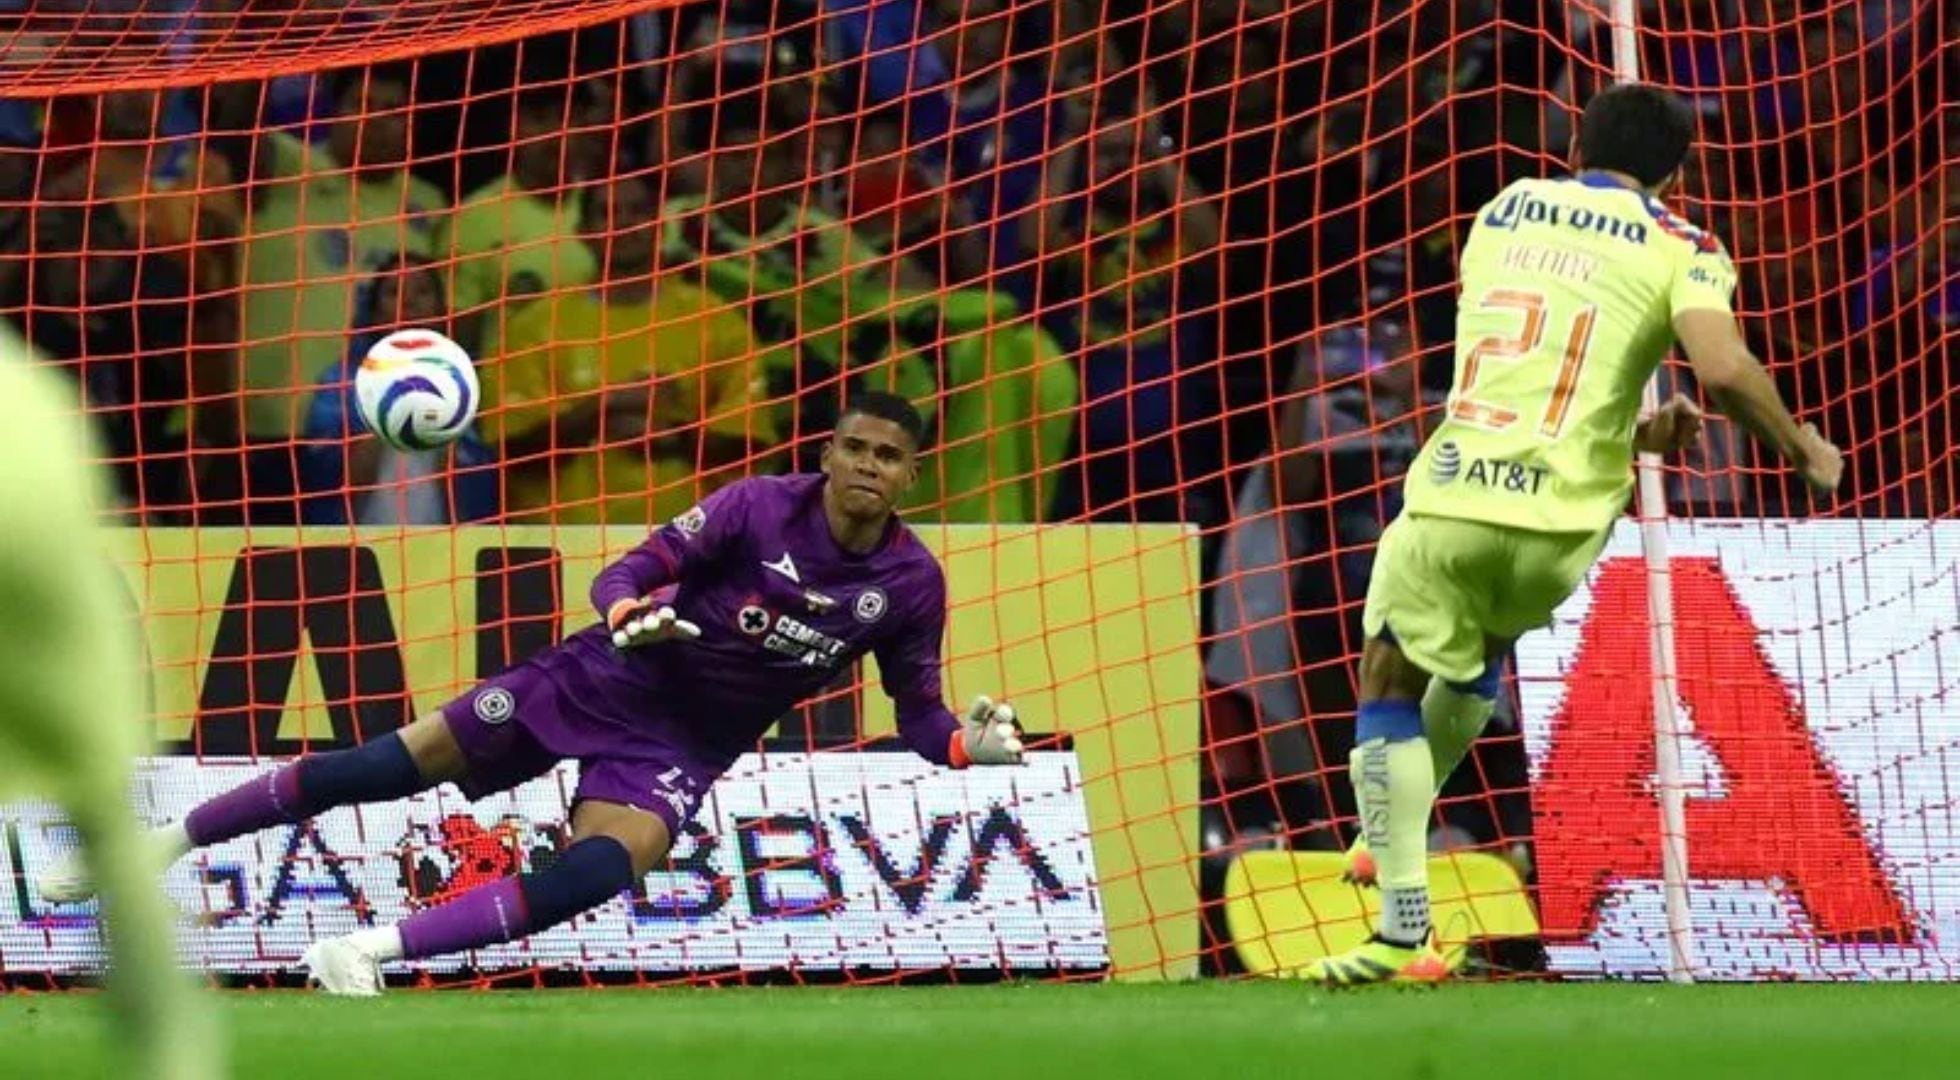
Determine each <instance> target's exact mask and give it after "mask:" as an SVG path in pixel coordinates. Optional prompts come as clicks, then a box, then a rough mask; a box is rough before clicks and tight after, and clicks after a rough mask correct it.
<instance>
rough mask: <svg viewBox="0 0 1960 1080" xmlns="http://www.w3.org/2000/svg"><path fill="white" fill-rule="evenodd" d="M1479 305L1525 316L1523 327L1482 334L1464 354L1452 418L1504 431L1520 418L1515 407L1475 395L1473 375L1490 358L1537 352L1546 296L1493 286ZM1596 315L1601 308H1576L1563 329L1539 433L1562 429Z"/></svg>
mask: <svg viewBox="0 0 1960 1080" xmlns="http://www.w3.org/2000/svg"><path fill="white" fill-rule="evenodd" d="M1477 306H1478V307H1479V308H1481V309H1483V310H1486V311H1492V310H1496V311H1515V312H1517V313H1519V314H1520V315H1521V316H1523V319H1524V325H1523V326H1522V327H1521V328H1520V329H1519V331H1518V334H1517V336H1515V337H1500V336H1497V335H1494V334H1493V335H1491V336H1490V337H1486V338H1483V339H1481V340H1479V341H1478V342H1477V344H1476V345H1475V346H1473V347H1471V349H1470V351H1469V352H1468V353H1466V354H1464V357H1463V370H1462V373H1461V377H1460V378H1459V379H1458V381H1457V384H1456V390H1455V392H1454V393H1452V394H1451V395H1450V419H1452V420H1460V421H1462V422H1463V423H1466V424H1472V425H1475V426H1477V427H1481V428H1486V429H1488V430H1491V431H1502V430H1504V429H1505V428H1508V427H1510V426H1511V425H1512V424H1515V423H1517V422H1518V420H1519V415H1518V411H1517V410H1516V409H1514V408H1511V407H1509V406H1507V405H1503V404H1500V403H1498V402H1494V401H1487V400H1482V399H1479V398H1477V397H1476V396H1475V390H1476V386H1477V376H1478V375H1479V374H1480V373H1482V371H1483V368H1484V365H1486V364H1488V363H1491V362H1493V361H1495V362H1499V363H1503V362H1511V363H1515V362H1517V361H1519V360H1524V359H1528V358H1530V357H1532V356H1535V355H1537V353H1538V348H1539V346H1540V345H1542V344H1543V343H1544V339H1545V324H1546V322H1547V321H1548V318H1547V314H1546V310H1545V309H1546V306H1547V305H1546V299H1545V294H1544V293H1541V292H1537V291H1534V290H1531V289H1492V290H1490V291H1489V292H1487V293H1485V294H1484V295H1483V298H1482V299H1481V300H1479V301H1478V302H1477ZM1598 318H1599V308H1597V307H1595V306H1594V305H1591V304H1587V305H1586V306H1584V307H1582V308H1580V309H1579V310H1578V311H1576V312H1574V313H1573V315H1572V319H1571V321H1570V322H1569V323H1568V324H1567V325H1566V326H1565V327H1564V328H1563V329H1564V331H1565V350H1564V352H1562V353H1561V354H1560V355H1559V365H1558V374H1557V376H1556V377H1555V378H1554V379H1553V381H1552V392H1551V396H1550V398H1549V399H1547V400H1546V402H1545V408H1544V410H1543V412H1542V413H1541V414H1540V415H1539V417H1538V434H1540V435H1542V436H1544V437H1545V438H1548V439H1555V438H1557V437H1558V433H1559V431H1560V430H1561V429H1563V428H1564V427H1565V415H1566V413H1567V412H1568V411H1570V409H1571V408H1572V395H1573V391H1574V390H1576V389H1577V388H1578V386H1579V372H1580V369H1582V368H1584V367H1585V365H1586V347H1587V346H1589V345H1591V344H1592V332H1593V323H1594V322H1595V321H1596V320H1597V319H1598Z"/></svg>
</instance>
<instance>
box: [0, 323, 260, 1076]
mask: <svg viewBox="0 0 1960 1080" xmlns="http://www.w3.org/2000/svg"><path fill="white" fill-rule="evenodd" d="M0 401H4V402H6V403H7V422H6V423H5V424H0V462H4V463H5V465H4V467H0V639H4V640H5V641H6V643H7V659H6V663H5V664H0V799H6V798H12V797H17V796H22V795H36V796H42V797H45V798H48V799H51V800H53V801H54V802H55V803H57V804H58V805H60V806H61V808H62V809H63V810H64V811H65V812H66V813H67V815H68V818H69V820H71V821H73V822H74V823H75V830H76V832H78V833H79V834H80V835H81V839H82V844H83V846H84V848H85V849H86V851H87V856H86V857H87V861H88V863H89V864H90V865H91V866H92V867H93V869H94V870H95V872H96V873H95V876H96V877H97V878H99V879H100V880H101V882H102V900H103V903H102V914H103V917H104V919H105V920H106V924H107V930H108V932H106V933H104V935H103V937H104V938H105V939H106V944H107V945H108V948H109V953H110V959H111V962H112V965H113V968H114V971H113V973H112V976H111V979H110V983H109V986H110V988H111V990H112V991H113V992H114V993H113V1002H114V1008H113V1010H112V1015H113V1018H114V1022H115V1024H116V1030H117V1034H118V1035H119V1036H120V1038H121V1044H120V1046H119V1047H118V1049H119V1051H120V1052H121V1053H122V1054H123V1055H124V1056H123V1057H122V1059H121V1060H120V1061H119V1062H118V1065H119V1067H118V1068H116V1069H115V1070H114V1075H116V1076H129V1077H141V1078H143V1080H200V1078H203V1077H208V1076H222V1075H223V1074H224V1072H225V1069H224V1054H223V1048H222V1046H221V1045H220V1044H219V1042H218V1040H217V1039H216V1038H215V1036H216V1034H217V1029H216V1028H215V1027H214V1026H213V1020H214V1018H213V1017H212V1016H211V1014H210V1013H209V1012H208V1005H207V1003H206V1002H205V1001H204V999H203V995H202V994H200V993H198V992H197V991H196V990H195V989H194V987H193V985H192V983H191V982H190V980H189V979H188V978H186V977H185V976H184V974H183V973H182V972H181V971H179V970H178V969H177V951H176V940H177V939H176V933H175V926H174V924H173V920H172V918H171V913H172V912H171V908H170V906H169V903H168V902H167V901H166V900H165V899H164V897H163V895H162V893H161V892H160V891H159V890H158V889H157V886H156V879H157V874H158V872H159V871H160V870H161V869H162V865H161V863H160V862H158V855H159V852H158V851H157V850H156V845H155V844H150V843H146V842H145V841H144V836H143V832H142V830H141V829H140V828H139V826H138V825H137V821H136V816H135V815H134V814H132V813H131V812H130V807H129V788H130V766H131V762H132V759H133V758H134V755H135V754H136V753H137V752H138V750H139V749H140V744H141V741H142V740H141V733H142V730H143V729H142V727H141V726H140V725H139V723H138V722H137V721H136V720H134V719H132V718H133V717H137V716H140V715H141V714H142V703H141V700H140V699H141V686H140V683H139V682H138V681H137V680H138V671H139V668H138V664H139V662H140V661H139V658H138V652H139V649H138V641H137V631H136V624H135V620H134V619H133V617H132V616H131V614H130V613H129V612H128V611H127V610H126V608H125V601H126V596H125V595H124V594H123V592H122V589H121V586H120V585H119V584H118V582H117V579H116V576H115V574H116V571H115V567H113V566H112V565H109V563H108V552H107V551H106V550H104V548H103V545H102V543H101V540H102V536H101V533H100V528H101V525H100V515H101V510H102V505H103V501H104V500H103V496H104V495H105V494H106V489H107V484H106V477H105V476H104V475H103V474H102V473H101V471H100V470H98V469H95V468H92V467H91V466H90V465H89V464H88V462H89V460H90V459H91V458H93V457H99V456H100V455H99V452H97V451H96V450H95V449H94V448H93V447H91V446H90V445H89V439H88V436H87V431H86V429H85V427H84V425H83V424H82V422H81V417H80V405H81V397H80V395H79V394H77V393H75V392H74V390H73V387H72V385H71V384H68V383H67V382H66V381H65V380H63V379H62V378H60V377H59V376H57V375H55V374H53V373H52V372H51V371H50V370H49V369H48V368H46V367H43V366H41V365H39V364H37V363H36V362H35V360H34V359H33V358H32V356H31V350H30V349H29V347H28V345H27V343H26V342H25V341H23V340H21V339H20V338H19V337H18V336H17V335H16V334H15V333H14V331H13V329H12V325H11V324H10V323H8V322H7V321H6V320H5V319H0ZM16 1066H17V1063H10V1062H7V1061H6V1060H5V1059H4V1058H0V1075H6V1076H17V1075H26V1073H25V1072H21V1071H19V1069H18V1068H17V1067H16Z"/></svg>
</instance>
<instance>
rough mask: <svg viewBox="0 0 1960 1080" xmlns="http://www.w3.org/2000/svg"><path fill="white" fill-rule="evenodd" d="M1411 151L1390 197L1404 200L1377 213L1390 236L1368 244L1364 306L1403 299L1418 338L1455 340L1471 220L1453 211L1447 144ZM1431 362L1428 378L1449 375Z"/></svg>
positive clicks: (1371, 308)
mask: <svg viewBox="0 0 1960 1080" xmlns="http://www.w3.org/2000/svg"><path fill="white" fill-rule="evenodd" d="M1414 153H1415V154H1416V155H1417V158H1416V161H1415V163H1413V165H1412V168H1411V171H1412V175H1411V176H1409V177H1408V178H1407V179H1406V180H1405V181H1404V183H1403V184H1402V185H1401V186H1400V187H1399V189H1398V190H1396V192H1395V193H1394V196H1393V198H1394V199H1395V201H1396V202H1399V203H1403V204H1404V205H1403V206H1399V207H1397V208H1396V209H1397V210H1398V211H1400V212H1398V213H1394V214H1392V215H1382V217H1385V218H1387V219H1388V220H1387V222H1386V231H1387V233H1388V234H1389V238H1388V239H1386V240H1385V241H1384V242H1382V243H1379V244H1370V245H1369V247H1370V249H1371V250H1370V252H1369V254H1368V256H1367V260H1366V262H1365V264H1364V265H1365V268H1366V273H1367V279H1368V298H1367V310H1369V311H1380V310H1383V309H1385V308H1391V307H1394V306H1396V305H1398V304H1402V303H1407V304H1409V305H1410V306H1411V307H1412V308H1413V310H1414V314H1415V328H1414V329H1415V336H1416V339H1417V340H1419V341H1435V342H1443V341H1454V340H1456V261H1457V256H1458V254H1459V253H1461V252H1462V250H1463V242H1464V240H1466V239H1467V238H1468V234H1469V230H1470V224H1471V220H1470V217H1469V216H1468V215H1461V216H1459V215H1458V214H1457V213H1456V195H1457V193H1456V191H1455V190H1454V179H1455V174H1454V173H1453V172H1452V171H1451V170H1450V168H1449V164H1448V161H1449V149H1448V147H1447V145H1441V144H1439V143H1437V142H1419V143H1418V144H1417V145H1416V147H1415V149H1414ZM1378 221H1379V219H1378ZM1432 367H1433V368H1434V369H1435V370H1434V371H1433V372H1432V373H1431V374H1432V378H1440V379H1443V380H1447V379H1448V378H1449V374H1450V373H1449V372H1448V371H1447V370H1445V369H1444V368H1443V365H1441V364H1436V365H1432ZM1446 385H1447V383H1446V382H1445V383H1442V384H1439V385H1438V387H1437V388H1438V389H1443V388H1445V387H1446Z"/></svg>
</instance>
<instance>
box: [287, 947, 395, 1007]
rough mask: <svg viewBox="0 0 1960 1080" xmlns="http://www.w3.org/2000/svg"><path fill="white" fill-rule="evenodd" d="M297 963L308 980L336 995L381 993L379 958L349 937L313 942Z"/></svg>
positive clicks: (374, 994) (373, 995) (369, 995)
mask: <svg viewBox="0 0 1960 1080" xmlns="http://www.w3.org/2000/svg"><path fill="white" fill-rule="evenodd" d="M299 962H300V963H301V964H304V965H305V966H306V972H307V974H306V981H307V982H308V983H310V984H312V985H315V986H318V987H319V988H320V989H322V990H324V991H326V992H327V993H329V994H333V995H334V996H336V997H380V996H381V961H379V960H377V959H376V958H375V957H374V955H373V954H372V953H369V952H368V951H367V950H366V949H363V948H361V947H360V946H359V945H358V944H356V943H355V942H354V939H353V938H352V937H351V936H343V937H337V938H328V939H327V940H325V941H316V942H314V943H313V945H312V946H311V947H309V948H308V949H307V950H306V952H305V954H304V955H302V956H301V957H300V958H299Z"/></svg>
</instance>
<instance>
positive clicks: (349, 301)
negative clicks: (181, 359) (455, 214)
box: [243, 64, 447, 523]
mask: <svg viewBox="0 0 1960 1080" xmlns="http://www.w3.org/2000/svg"><path fill="white" fill-rule="evenodd" d="M411 76H412V69H411V68H410V67H409V66H408V65H406V64H400V65H387V66H382V67H376V68H373V69H361V68H353V69H349V70H347V71H345V72H342V73H340V75H339V77H338V79H337V80H336V82H335V83H334V107H335V109H336V117H337V118H336V120H335V121H334V125H333V131H332V134H331V136H330V137H329V139H328V140H327V141H326V142H325V143H308V142H305V141H304V140H302V139H300V138H299V137H297V136H295V135H293V134H291V133H289V132H283V131H275V132H271V133H268V134H267V135H265V136H264V138H263V139H262V140H261V141H260V143H259V146H258V147H257V149H256V150H255V151H254V158H253V160H254V171H255V175H254V183H253V187H252V205H251V208H250V219H249V220H250V226H251V228H250V234H249V235H248V236H247V237H246V238H245V250H244V278H243V280H244V286H243V288H244V323H245V340H246V344H245V360H244V363H245V366H244V385H245V389H246V400H245V419H246V434H247V436H248V437H249V439H250V441H251V443H252V445H253V452H252V455H251V463H250V466H249V473H250V475H249V478H248V479H249V485H250V487H249V494H250V496H251V498H252V499H253V500H254V502H253V505H252V507H251V509H250V510H249V511H248V513H249V514H250V515H251V516H252V518H253V520H255V521H260V522H268V523H269V522H273V521H277V520H290V519H291V515H292V511H289V510H288V509H287V508H286V507H287V506H288V500H289V499H290V497H291V496H292V495H293V493H294V492H295V491H296V482H297V464H296V462H295V461H294V459H293V457H292V454H291V449H290V446H289V440H290V439H291V438H292V437H293V435H294V434H295V433H297V432H298V431H299V429H300V427H301V425H302V423H303V422H304V417H305V413H306V409H307V406H308V399H309V397H310V396H311V394H312V393H313V390H314V387H315V384H316V383H318V382H319V380H320V377H321V375H322V374H323V373H325V372H326V371H328V370H329V369H331V368H332V367H334V365H335V364H337V363H338V362H340V360H341V359H342V357H343V355H344V351H345V349H346V343H347V328H348V327H349V326H352V325H354V294H355V293H356V292H357V291H358V289H359V286H360V283H361V282H362V281H363V280H365V279H366V278H367V277H368V276H369V275H370V274H372V273H373V272H374V271H375V270H376V269H378V268H379V267H381V266H383V265H386V264H387V263H389V262H391V261H393V260H397V259H399V258H400V257H401V256H403V255H419V256H425V257H426V256H428V255H430V254H432V251H431V244H432V240H433V233H434V230H435V228H436V227H437V225H438V223H439V221H440V215H441V214H442V213H443V211H444V210H445V208H446V207H447V201H446V200H445V199H444V198H443V196H442V194H441V192H439V191H437V190H436V189H435V188H434V187H433V186H432V185H430V184H429V183H428V182H427V181H425V180H422V179H420V178H419V177H416V176H414V175H412V174H411V173H410V172H409V171H408V168H407V166H408V163H409V161H410V159H411V154H410V146H409V137H408V119H409V118H408V111H409V108H410V104H409V101H408V85H409V80H410V78H411ZM343 155H344V156H343Z"/></svg>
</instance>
